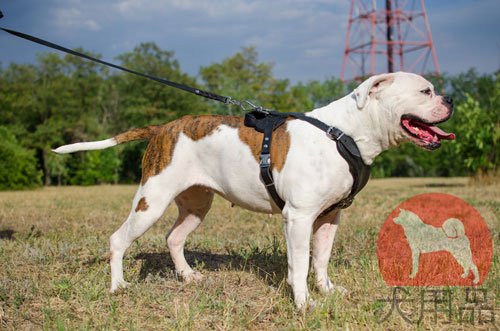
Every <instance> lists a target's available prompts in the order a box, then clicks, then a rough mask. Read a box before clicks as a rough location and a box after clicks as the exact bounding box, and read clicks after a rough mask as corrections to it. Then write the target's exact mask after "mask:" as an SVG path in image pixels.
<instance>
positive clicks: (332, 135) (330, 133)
mask: <svg viewBox="0 0 500 331" xmlns="http://www.w3.org/2000/svg"><path fill="white" fill-rule="evenodd" d="M333 130H337V131H338V132H340V134H339V135H337V134H335V133H334V131H333ZM326 135H327V136H328V138H330V139H332V140H339V139H340V138H342V136H343V135H344V132H342V131H340V130H339V129H337V128H335V127H333V126H331V127H329V128H328V129H327V130H326Z"/></svg>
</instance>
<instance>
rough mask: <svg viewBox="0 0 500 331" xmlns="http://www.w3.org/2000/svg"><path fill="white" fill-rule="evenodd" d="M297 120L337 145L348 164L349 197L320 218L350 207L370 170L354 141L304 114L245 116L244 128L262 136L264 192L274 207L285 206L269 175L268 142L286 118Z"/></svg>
mask: <svg viewBox="0 0 500 331" xmlns="http://www.w3.org/2000/svg"><path fill="white" fill-rule="evenodd" d="M289 117H291V118H295V119H299V120H302V121H305V122H308V123H310V124H312V125H314V126H315V127H317V128H319V129H321V130H323V131H324V132H325V133H326V135H327V137H328V138H330V139H332V140H334V141H336V142H337V150H338V152H339V153H340V155H342V157H343V158H344V159H345V160H346V161H347V163H348V164H349V171H350V172H351V175H352V177H353V179H354V182H353V185H352V189H351V193H350V194H349V196H347V197H346V198H345V199H343V200H340V201H339V202H337V203H335V204H333V205H332V206H330V207H328V208H326V209H325V210H323V211H322V212H321V214H320V217H321V216H324V215H326V214H328V213H330V212H331V211H333V210H335V209H344V208H347V207H349V206H350V205H351V204H352V202H353V200H354V197H355V196H356V194H358V193H359V191H361V189H362V188H363V187H365V185H366V183H367V182H368V178H369V177H370V166H367V165H365V164H364V162H363V160H362V159H361V153H360V152H359V149H358V146H356V143H355V142H354V140H353V139H352V138H351V137H349V136H348V135H346V134H345V133H344V132H342V131H341V130H339V129H337V128H335V127H333V126H328V125H327V124H325V123H323V122H322V121H320V120H318V119H316V118H313V117H309V116H306V115H305V114H303V113H280V112H276V111H270V110H265V111H262V110H254V111H251V112H249V113H247V114H246V115H245V125H246V126H248V127H252V128H255V130H257V131H258V132H262V133H264V138H263V140H262V148H261V151H260V176H261V178H262V181H263V182H264V184H265V185H266V189H267V191H268V193H269V195H270V196H271V198H272V199H273V201H274V202H275V203H276V205H277V206H278V207H279V208H280V209H281V210H283V207H284V206H285V202H284V201H283V199H281V197H280V196H279V194H278V192H277V191H276V187H275V185H274V179H273V175H272V173H271V170H270V168H271V153H270V151H271V142H272V137H273V131H274V130H276V129H277V128H278V127H280V126H281V125H282V124H283V123H285V121H286V120H287V119H288V118H289Z"/></svg>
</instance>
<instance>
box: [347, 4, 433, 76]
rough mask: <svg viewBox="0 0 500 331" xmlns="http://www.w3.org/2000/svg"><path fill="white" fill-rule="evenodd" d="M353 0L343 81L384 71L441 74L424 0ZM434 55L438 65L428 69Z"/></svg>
mask: <svg viewBox="0 0 500 331" xmlns="http://www.w3.org/2000/svg"><path fill="white" fill-rule="evenodd" d="M378 2H379V3H380V2H383V3H385V9H377V1H376V0H351V9H350V11H349V25H348V28H347V37H346V43H345V51H344V60H343V61H342V74H341V79H342V80H343V81H351V80H359V79H361V78H363V77H364V76H368V75H374V74H377V73H382V72H393V71H408V72H415V73H419V74H424V73H430V72H432V73H435V74H437V75H439V65H438V61H437V57H436V50H435V49H434V44H433V42H432V36H431V30H430V27H429V21H428V20H427V13H426V11H425V6H424V0H418V1H417V0H382V1H381V0H379V1H378ZM431 56H432V60H433V62H434V66H433V67H432V68H427V64H428V62H429V57H431Z"/></svg>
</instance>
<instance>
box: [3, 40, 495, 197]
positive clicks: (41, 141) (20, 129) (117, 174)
mask: <svg viewBox="0 0 500 331" xmlns="http://www.w3.org/2000/svg"><path fill="white" fill-rule="evenodd" d="M79 51H82V52H83V50H81V49H80V50H79ZM87 54H89V55H92V56H94V57H98V58H99V57H100V56H99V55H98V54H92V53H87ZM116 60H117V61H118V62H119V63H120V64H121V65H123V66H125V67H128V68H131V69H134V70H137V71H140V72H144V73H147V74H150V75H154V76H157V77H163V78H167V79H169V80H171V81H175V82H179V83H182V84H186V85H189V86H197V87H199V88H202V89H204V90H207V91H211V92H213V93H217V94H222V95H229V96H231V97H233V98H235V99H237V100H250V101H253V102H254V103H256V104H258V105H262V106H265V107H266V108H269V109H274V110H279V111H287V112H288V111H294V112H305V111H309V110H312V109H314V108H316V107H319V106H323V105H326V104H328V103H329V102H331V101H333V100H336V99H338V98H340V97H342V96H343V95H345V94H347V93H349V92H350V91H352V89H353V88H354V87H355V84H348V85H345V84H343V83H342V82H341V81H340V80H339V79H337V78H335V77H330V78H325V79H324V80H323V81H319V80H312V81H309V82H307V83H302V82H299V83H297V84H291V83H290V81H289V80H288V79H279V78H276V77H274V76H273V64H272V63H269V62H261V61H259V59H258V54H257V51H256V49H255V48H254V47H249V48H242V49H241V50H240V51H239V52H237V53H236V54H235V55H234V56H232V57H230V58H226V59H224V60H222V61H221V62H220V63H214V64H211V65H209V66H205V67H201V68H200V70H199V74H198V76H197V77H193V76H190V75H188V74H187V73H185V72H183V71H182V70H181V68H180V65H179V62H178V60H177V59H176V58H175V56H174V53H173V52H171V51H166V50H162V49H160V48H159V47H158V46H157V45H156V44H155V43H142V44H140V45H139V46H137V47H135V48H134V49H133V51H131V52H128V53H124V54H122V55H120V56H118V57H117V58H116ZM428 78H429V79H430V80H432V81H433V82H434V84H435V86H436V90H438V91H439V90H441V89H444V91H445V92H446V94H449V95H452V96H453V97H454V98H455V104H456V107H455V111H456V113H455V116H454V117H453V118H452V119H451V120H450V121H448V122H447V123H444V124H443V125H442V127H443V128H444V129H445V130H447V131H451V132H454V133H456V135H457V140H456V141H452V142H448V141H447V142H445V143H444V144H443V146H442V147H441V149H440V150H438V151H434V152H426V151H423V150H420V149H419V148H417V147H415V146H413V145H410V144H403V145H402V146H401V147H400V148H396V149H391V150H390V151H387V152H384V153H383V154H382V155H381V156H379V157H378V158H377V159H376V161H375V164H374V166H373V170H372V176H374V177H390V176H464V175H471V174H475V173H478V172H487V171H497V168H498V161H499V154H500V149H499V148H498V144H497V143H498V140H499V138H500V112H499V109H500V75H499V73H494V74H478V73H477V72H476V71H475V70H473V69H471V70H469V71H467V72H465V73H462V74H459V75H455V76H450V75H444V76H441V77H439V78H437V77H428ZM187 114H191V115H193V114H230V115H237V116H243V115H244V114H243V111H242V110H240V109H238V108H236V107H230V106H226V105H223V104H221V103H217V102H213V101H207V100H204V99H203V98H200V97H197V96H195V95H192V94H190V93H186V92H183V91H180V90H177V89H174V88H170V87H166V86H164V85H162V84H158V83H157V82H154V81H151V80H147V79H144V78H141V77H138V76H135V75H131V74H127V73H123V72H119V71H114V70H110V69H109V68H108V67H105V66H102V65H99V64H96V63H94V62H90V61H87V60H83V59H81V58H78V57H75V56H71V55H66V56H61V55H59V54H56V53H42V54H39V55H38V56H37V60H36V62H35V63H33V64H17V63H11V64H9V65H8V66H7V67H6V68H3V66H1V65H0V189H22V188H31V187H37V186H41V185H93V184H100V183H132V182H138V181H139V180H140V176H141V160H142V155H143V153H144V150H145V148H146V146H147V142H135V143H130V144H125V145H123V146H118V147H115V148H111V149H107V150H102V151H90V152H84V153H75V154H68V155H56V154H54V153H52V152H51V148H54V147H57V146H59V145H63V144H67V143H72V142H79V141H92V140H98V139H105V138H108V137H111V136H114V135H116V134H118V133H120V132H124V131H127V130H129V129H132V128H136V127H141V126H147V125H154V124H162V123H166V122H169V121H171V120H174V119H176V118H179V117H180V116H183V115H187Z"/></svg>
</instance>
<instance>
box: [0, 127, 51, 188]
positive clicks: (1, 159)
mask: <svg viewBox="0 0 500 331" xmlns="http://www.w3.org/2000/svg"><path fill="white" fill-rule="evenodd" d="M41 184H42V173H41V172H40V171H39V170H38V169H37V168H36V158H35V152H34V151H33V150H29V149H27V148H25V147H24V146H22V145H21V144H20V143H19V142H18V141H17V139H16V137H15V136H14V134H12V132H10V131H9V130H8V129H7V128H6V127H3V126H0V190H12V189H14V190H19V189H26V188H33V187H37V186H40V185H41Z"/></svg>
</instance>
